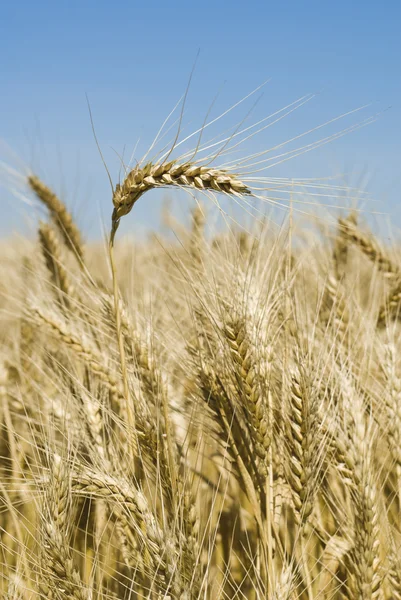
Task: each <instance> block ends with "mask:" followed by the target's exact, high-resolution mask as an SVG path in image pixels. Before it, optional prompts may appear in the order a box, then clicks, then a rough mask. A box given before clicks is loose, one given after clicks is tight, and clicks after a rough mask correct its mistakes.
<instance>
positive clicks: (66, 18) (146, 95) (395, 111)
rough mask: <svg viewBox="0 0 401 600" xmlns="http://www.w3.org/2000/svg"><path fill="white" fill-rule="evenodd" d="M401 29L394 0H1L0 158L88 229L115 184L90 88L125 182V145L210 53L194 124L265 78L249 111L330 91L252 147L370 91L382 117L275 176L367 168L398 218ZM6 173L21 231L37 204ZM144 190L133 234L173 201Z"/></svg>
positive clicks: (4, 209)
mask: <svg viewBox="0 0 401 600" xmlns="http://www.w3.org/2000/svg"><path fill="white" fill-rule="evenodd" d="M400 30H401V3H400V1H399V0H397V1H395V0H390V1H387V2H382V3H378V2H371V1H365V2H362V1H361V0H358V1H354V2H349V0H348V1H344V0H340V1H337V2H322V1H320V2H317V1H316V2H311V1H307V0H306V1H302V2H300V1H299V0H298V1H291V2H289V1H287V2H286V1H282V2H268V1H265V2H262V1H255V0H249V1H248V2H244V1H241V2H239V1H237V0H232V1H231V2H228V1H227V2H218V1H215V2H210V1H208V0H207V1H204V2H202V3H195V2H193V3H191V2H182V1H178V2H174V1H173V0H171V1H170V2H160V1H155V2H147V3H145V2H136V1H134V0H131V1H130V2H129V1H122V0H116V1H114V2H111V1H108V2H104V1H99V0H98V1H96V2H94V1H92V0H79V1H76V0H69V1H61V0H60V1H58V2H54V1H47V0H46V1H45V0H37V1H35V2H33V1H32V0H30V1H26V0H20V1H19V2H11V1H10V0H4V1H3V2H2V3H0V63H1V64H0V160H2V161H3V162H6V163H7V164H9V165H12V166H13V167H14V168H17V170H20V171H21V172H22V168H23V165H27V166H28V167H29V168H32V169H34V170H35V171H37V172H38V173H39V175H41V176H42V177H43V178H45V179H46V181H47V182H49V184H50V185H52V186H53V187H54V188H55V189H56V190H57V191H58V192H60V193H61V194H62V195H63V197H64V198H65V199H66V201H67V202H68V204H69V206H71V208H72V209H73V211H74V214H76V215H77V218H78V220H79V222H80V224H81V225H82V227H83V228H84V231H85V234H86V235H87V237H88V238H94V237H98V236H99V235H100V234H101V224H100V223H101V218H104V219H106V222H107V220H108V218H109V213H110V210H111V192H110V186H109V183H108V180H107V176H106V173H105V170H104V168H103V166H102V163H101V160H100V158H99V154H98V151H97V148H96V145H95V142H94V139H93V134H92V130H91V124H90V119H89V114H88V107H87V102H86V95H88V97H89V100H90V104H91V108H92V112H93V117H94V121H95V127H96V133H97V136H98V139H99V143H100V144H101V147H102V149H103V150H104V154H105V158H106V161H107V163H108V165H109V166H110V170H111V174H112V177H113V179H114V181H116V180H117V178H118V159H117V154H118V153H122V152H123V151H124V148H125V152H126V155H130V154H131V152H132V150H133V148H134V147H135V145H136V143H137V142H138V139H139V140H140V141H139V144H138V149H137V157H138V158H140V156H141V155H142V154H143V153H144V151H145V150H146V149H147V147H148V145H149V143H150V141H151V140H152V138H153V136H154V135H155V133H156V131H157V129H158V127H159V126H160V124H161V123H162V121H163V120H164V118H165V117H166V115H167V114H168V112H169V111H170V110H171V108H172V107H173V106H174V104H175V103H176V101H177V100H178V99H179V97H180V96H181V94H182V93H183V92H184V91H185V88H186V85H187V82H188V77H189V74H190V71H191V68H192V66H193V63H194V61H195V58H196V55H197V52H198V49H199V50H200V54H199V57H198V60H197V65H196V69H195V73H194V77H193V80H192V83H191V87H190V91H189V95H188V103H187V110H186V115H185V119H186V122H187V123H188V127H189V129H190V128H191V125H192V124H193V125H194V126H195V125H197V124H198V123H199V122H202V120H203V117H204V115H205V113H206V111H207V109H208V107H209V106H210V103H211V102H212V100H213V98H214V97H215V96H216V94H217V93H219V97H218V100H217V101H216V105H215V109H214V112H213V116H214V115H216V114H217V112H218V110H219V109H220V110H224V109H225V108H227V107H228V106H230V105H231V104H233V103H234V102H236V101H237V100H238V99H240V98H241V97H243V96H245V95H246V94H247V93H249V92H250V91H251V90H252V89H254V88H255V87H256V86H258V85H259V84H261V83H262V82H263V81H265V80H267V79H270V81H269V83H268V84H267V85H266V86H265V88H264V91H263V96H262V97H261V98H260V99H259V101H258V103H257V106H256V107H255V109H254V112H253V114H252V117H251V121H252V120H257V119H259V118H262V117H263V116H264V115H268V114H270V113H271V112H273V111H274V110H277V109H278V108H280V107H281V106H284V105H286V104H288V103H290V102H292V101H293V100H295V99H296V98H298V97H300V96H303V95H304V94H307V93H311V92H312V93H313V92H319V94H318V96H317V97H316V98H315V99H314V100H313V101H311V102H310V103H309V104H308V105H307V106H306V107H305V108H301V109H300V110H299V111H297V112H296V113H295V114H294V115H292V116H291V117H289V118H288V119H285V120H283V121H281V122H280V123H279V124H278V125H277V127H274V128H272V129H271V130H268V131H267V132H264V133H263V134H261V135H260V136H257V137H256V138H255V140H254V144H255V145H254V147H252V146H248V147H247V150H249V151H253V150H254V149H255V150H260V149H261V148H263V147H269V146H270V145H271V144H273V143H277V142H278V141H283V140H285V139H286V138H288V137H291V136H292V135H296V134H298V133H300V132H301V131H302V130H304V129H307V128H309V127H311V126H312V125H318V124H319V123H321V122H324V121H325V120H327V119H329V118H331V117H334V116H337V115H339V114H341V113H342V112H345V111H348V110H351V109H353V108H357V107H358V106H361V105H363V104H366V103H371V106H370V107H369V108H368V109H366V110H365V111H363V113H361V114H360V115H359V116H358V115H356V116H354V117H352V119H354V122H357V121H358V120H360V119H362V118H364V117H366V116H368V115H369V114H375V113H378V112H380V113H382V114H381V115H380V118H379V119H378V121H377V122H375V123H374V124H373V125H370V126H369V127H367V128H364V129H362V130H360V131H357V132H355V133H352V134H351V135H349V136H346V137H344V138H342V139H340V140H338V141H336V142H334V143H333V144H330V145H328V146H325V147H324V148H322V149H320V150H318V151H316V152H313V153H309V154H307V155H305V156H303V157H301V158H300V159H296V160H294V161H290V162H288V163H285V166H283V167H282V168H280V169H279V170H278V171H277V173H275V172H273V171H274V169H273V170H272V171H271V172H270V173H269V174H270V175H272V176H274V175H276V174H277V175H278V176H288V177H300V176H304V177H323V176H330V175H333V174H334V173H338V172H344V173H348V174H349V175H348V178H349V181H350V183H352V184H357V183H358V182H359V180H360V179H361V177H362V174H363V173H367V174H368V175H369V177H368V178H367V183H366V186H367V189H368V190H369V192H371V194H372V196H373V197H374V199H375V202H374V203H373V204H370V205H369V210H372V211H374V210H379V211H384V212H387V213H389V214H390V215H391V218H392V220H393V221H394V222H395V223H396V224H397V225H400V224H401V208H400V203H399V198H400V195H399V190H400V184H401V181H400V179H401V178H400V174H399V172H400V169H399V165H400V164H401V142H400V131H401V69H400V66H401V64H400V57H401V47H400V46H401V44H400V41H399V40H400ZM252 102H253V101H251V104H249V103H248V104H247V105H246V106H245V105H244V107H243V108H240V110H239V111H238V112H236V113H235V115H234V114H233V115H231V113H230V115H229V116H228V118H227V119H228V120H227V121H225V122H224V124H222V128H223V129H224V128H225V127H226V126H228V125H230V124H232V123H234V122H236V120H237V119H238V118H241V117H244V116H245V115H246V113H247V111H248V109H249V108H250V106H252ZM388 107H391V108H390V109H389V110H385V109H387V108H388ZM382 111H383V112H382ZM230 119H231V120H230ZM352 119H351V121H349V120H348V121H346V122H344V126H346V125H349V124H350V122H352ZM337 127H341V125H337ZM333 131H334V130H333V129H331V130H330V131H329V132H333ZM16 156H18V157H20V159H21V162H19V160H18V159H17V158H16ZM0 183H3V184H4V186H3V187H2V188H0V210H1V225H0V235H3V236H4V235H6V234H9V233H10V232H12V231H14V230H17V231H21V230H22V228H23V224H24V223H25V225H24V226H25V228H26V227H28V228H29V226H30V218H31V217H32V215H33V214H34V213H33V211H32V209H30V208H29V207H28V206H26V205H24V204H23V203H21V201H20V200H17V199H15V198H14V197H13V196H12V195H11V193H10V191H9V190H8V189H7V186H9V180H8V179H7V178H6V177H5V176H4V175H3V174H2V173H1V171H0ZM149 198H150V195H149V197H148V198H147V201H143V202H142V203H138V205H136V207H135V213H133V214H131V215H130V217H128V218H127V222H126V223H125V224H124V225H125V228H126V229H125V230H126V231H129V230H133V229H134V228H135V227H141V228H147V227H150V228H152V227H157V224H158V222H159V209H160V203H161V201H162V199H161V197H160V194H159V195H158V196H157V195H156V196H155V197H154V198H150V199H149ZM21 215H22V216H21Z"/></svg>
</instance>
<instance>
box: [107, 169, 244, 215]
mask: <svg viewBox="0 0 401 600" xmlns="http://www.w3.org/2000/svg"><path fill="white" fill-rule="evenodd" d="M165 186H176V187H190V188H193V189H196V190H201V191H202V190H212V191H216V192H221V193H223V194H229V195H244V194H251V191H250V189H249V188H248V187H247V186H246V185H245V183H243V182H242V181H241V180H240V179H239V178H238V177H237V175H235V174H233V173H230V172H228V171H226V170H225V169H213V168H210V167H205V166H198V165H196V164H194V163H191V162H190V163H183V164H180V163H177V162H176V161H170V162H167V163H162V164H153V163H148V164H146V165H145V166H143V167H141V166H140V165H138V166H137V167H135V169H133V170H132V171H131V172H130V173H128V175H127V177H126V178H125V180H124V182H123V183H122V184H121V185H117V186H116V189H115V192H114V195H113V204H114V212H115V217H114V218H115V219H120V218H121V217H122V216H124V215H126V214H128V213H129V212H130V210H131V209H132V207H133V205H134V204H135V202H136V201H137V200H138V199H139V198H140V197H141V196H142V195H143V194H144V193H145V192H148V191H149V190H151V189H153V188H155V187H165Z"/></svg>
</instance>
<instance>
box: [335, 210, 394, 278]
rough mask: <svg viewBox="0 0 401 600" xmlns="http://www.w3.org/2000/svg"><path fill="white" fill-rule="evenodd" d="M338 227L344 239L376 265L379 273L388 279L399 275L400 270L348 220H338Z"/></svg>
mask: <svg viewBox="0 0 401 600" xmlns="http://www.w3.org/2000/svg"><path fill="white" fill-rule="evenodd" d="M338 222H339V227H340V231H341V234H342V236H343V237H344V239H348V240H350V241H351V242H352V243H354V244H355V245H356V246H358V248H359V249H360V250H361V251H362V252H363V254H365V256H367V257H368V258H369V259H370V260H371V261H372V262H373V263H375V264H376V265H377V268H378V269H379V271H382V272H383V273H384V274H386V275H387V276H390V277H394V276H396V275H400V269H399V267H398V265H396V264H395V263H394V262H393V261H392V260H391V259H390V258H389V257H388V256H386V254H385V253H384V252H383V250H381V248H379V246H378V244H377V243H376V242H375V240H374V239H373V238H372V237H368V236H367V235H365V234H363V233H362V232H361V231H359V229H358V228H357V227H356V226H355V225H354V224H353V223H352V222H351V221H350V220H349V219H339V221H338Z"/></svg>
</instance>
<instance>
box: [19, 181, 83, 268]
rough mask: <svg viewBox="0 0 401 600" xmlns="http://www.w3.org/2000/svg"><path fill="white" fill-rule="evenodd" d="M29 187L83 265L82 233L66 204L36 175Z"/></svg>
mask: <svg viewBox="0 0 401 600" xmlns="http://www.w3.org/2000/svg"><path fill="white" fill-rule="evenodd" d="M28 185H29V187H30V188H31V189H32V190H33V191H34V192H35V194H36V195H37V197H38V198H39V200H40V201H41V202H43V204H44V205H45V206H46V207H47V208H48V210H49V212H50V215H51V217H52V219H53V221H54V223H55V225H56V226H57V228H58V229H59V231H60V233H61V235H62V237H63V240H64V243H65V245H66V246H67V248H69V249H70V250H71V251H72V252H73V254H75V255H76V256H77V257H78V258H79V261H80V263H81V264H83V262H84V249H83V244H82V240H81V233H80V231H79V229H78V227H77V226H76V225H75V223H74V220H73V218H72V216H71V215H70V213H69V212H68V210H67V208H66V206H65V204H64V203H63V202H62V201H61V200H60V199H59V198H58V197H57V196H56V194H55V193H54V192H52V191H51V190H50V189H49V188H48V187H47V186H46V185H45V184H44V183H43V182H42V181H41V180H40V179H39V177H37V176H36V175H30V176H29V177H28Z"/></svg>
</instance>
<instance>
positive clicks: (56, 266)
mask: <svg viewBox="0 0 401 600" xmlns="http://www.w3.org/2000/svg"><path fill="white" fill-rule="evenodd" d="M39 240H40V244H41V247H42V252H43V255H44V258H45V261H46V266H47V269H48V271H49V273H50V275H51V277H52V279H53V282H54V284H55V285H56V286H57V287H58V288H60V290H61V291H62V293H63V294H64V297H63V300H64V301H66V302H68V298H71V297H73V296H74V292H75V290H74V287H73V285H72V284H71V282H70V280H69V277H68V274H67V271H66V270H65V268H64V266H63V264H62V260H61V249H60V244H59V242H58V239H57V236H56V234H55V232H54V230H53V228H52V227H51V226H50V225H48V224H47V223H40V224H39Z"/></svg>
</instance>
